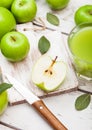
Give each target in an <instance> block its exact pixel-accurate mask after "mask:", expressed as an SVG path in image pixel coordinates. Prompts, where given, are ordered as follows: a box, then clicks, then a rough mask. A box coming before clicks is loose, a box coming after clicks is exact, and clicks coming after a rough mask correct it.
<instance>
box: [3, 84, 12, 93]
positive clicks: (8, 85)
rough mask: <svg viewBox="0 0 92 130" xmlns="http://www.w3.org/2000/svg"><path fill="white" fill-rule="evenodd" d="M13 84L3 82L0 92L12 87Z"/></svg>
mask: <svg viewBox="0 0 92 130" xmlns="http://www.w3.org/2000/svg"><path fill="white" fill-rule="evenodd" d="M11 87H12V84H8V83H2V84H0V94H1V93H2V92H4V91H5V90H6V89H8V88H11Z"/></svg>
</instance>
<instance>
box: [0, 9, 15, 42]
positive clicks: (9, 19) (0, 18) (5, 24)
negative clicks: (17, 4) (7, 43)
mask: <svg viewBox="0 0 92 130" xmlns="http://www.w3.org/2000/svg"><path fill="white" fill-rule="evenodd" d="M15 28H16V21H15V18H14V16H13V14H12V13H11V12H10V11H9V10H8V9H6V8H4V7H0V40H1V38H2V36H4V34H6V33H7V32H10V31H11V30H13V29H15Z"/></svg>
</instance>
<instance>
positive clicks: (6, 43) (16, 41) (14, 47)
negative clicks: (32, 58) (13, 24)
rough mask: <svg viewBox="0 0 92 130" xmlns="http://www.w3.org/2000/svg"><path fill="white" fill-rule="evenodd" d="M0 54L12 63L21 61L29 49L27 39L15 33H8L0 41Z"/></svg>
mask: <svg viewBox="0 0 92 130" xmlns="http://www.w3.org/2000/svg"><path fill="white" fill-rule="evenodd" d="M0 47H1V52H2V54H3V55H4V56H5V57H6V58H7V59H8V60H9V61H12V62H17V61H20V60H23V59H24V58H25V57H26V56H27V54H28V52H29V49H30V43H29V41H28V39H27V37H26V36H25V35H24V34H22V33H20V32H16V31H12V32H8V33H7V34H5V35H4V36H3V37H2V39H1V44H0Z"/></svg>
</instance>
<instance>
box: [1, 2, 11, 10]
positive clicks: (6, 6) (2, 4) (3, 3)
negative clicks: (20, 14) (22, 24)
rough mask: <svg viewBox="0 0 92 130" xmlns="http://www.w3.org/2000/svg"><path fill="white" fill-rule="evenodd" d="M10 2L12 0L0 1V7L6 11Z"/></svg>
mask: <svg viewBox="0 0 92 130" xmlns="http://www.w3.org/2000/svg"><path fill="white" fill-rule="evenodd" d="M12 2H13V0H0V7H5V8H7V9H10V7H11V5H12Z"/></svg>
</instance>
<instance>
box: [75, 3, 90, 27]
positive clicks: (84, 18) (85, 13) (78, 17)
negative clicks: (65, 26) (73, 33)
mask: <svg viewBox="0 0 92 130" xmlns="http://www.w3.org/2000/svg"><path fill="white" fill-rule="evenodd" d="M74 20H75V23H76V25H78V24H81V23H84V22H92V5H84V6H81V7H80V8H78V9H77V10H76V12H75V14H74Z"/></svg>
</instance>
